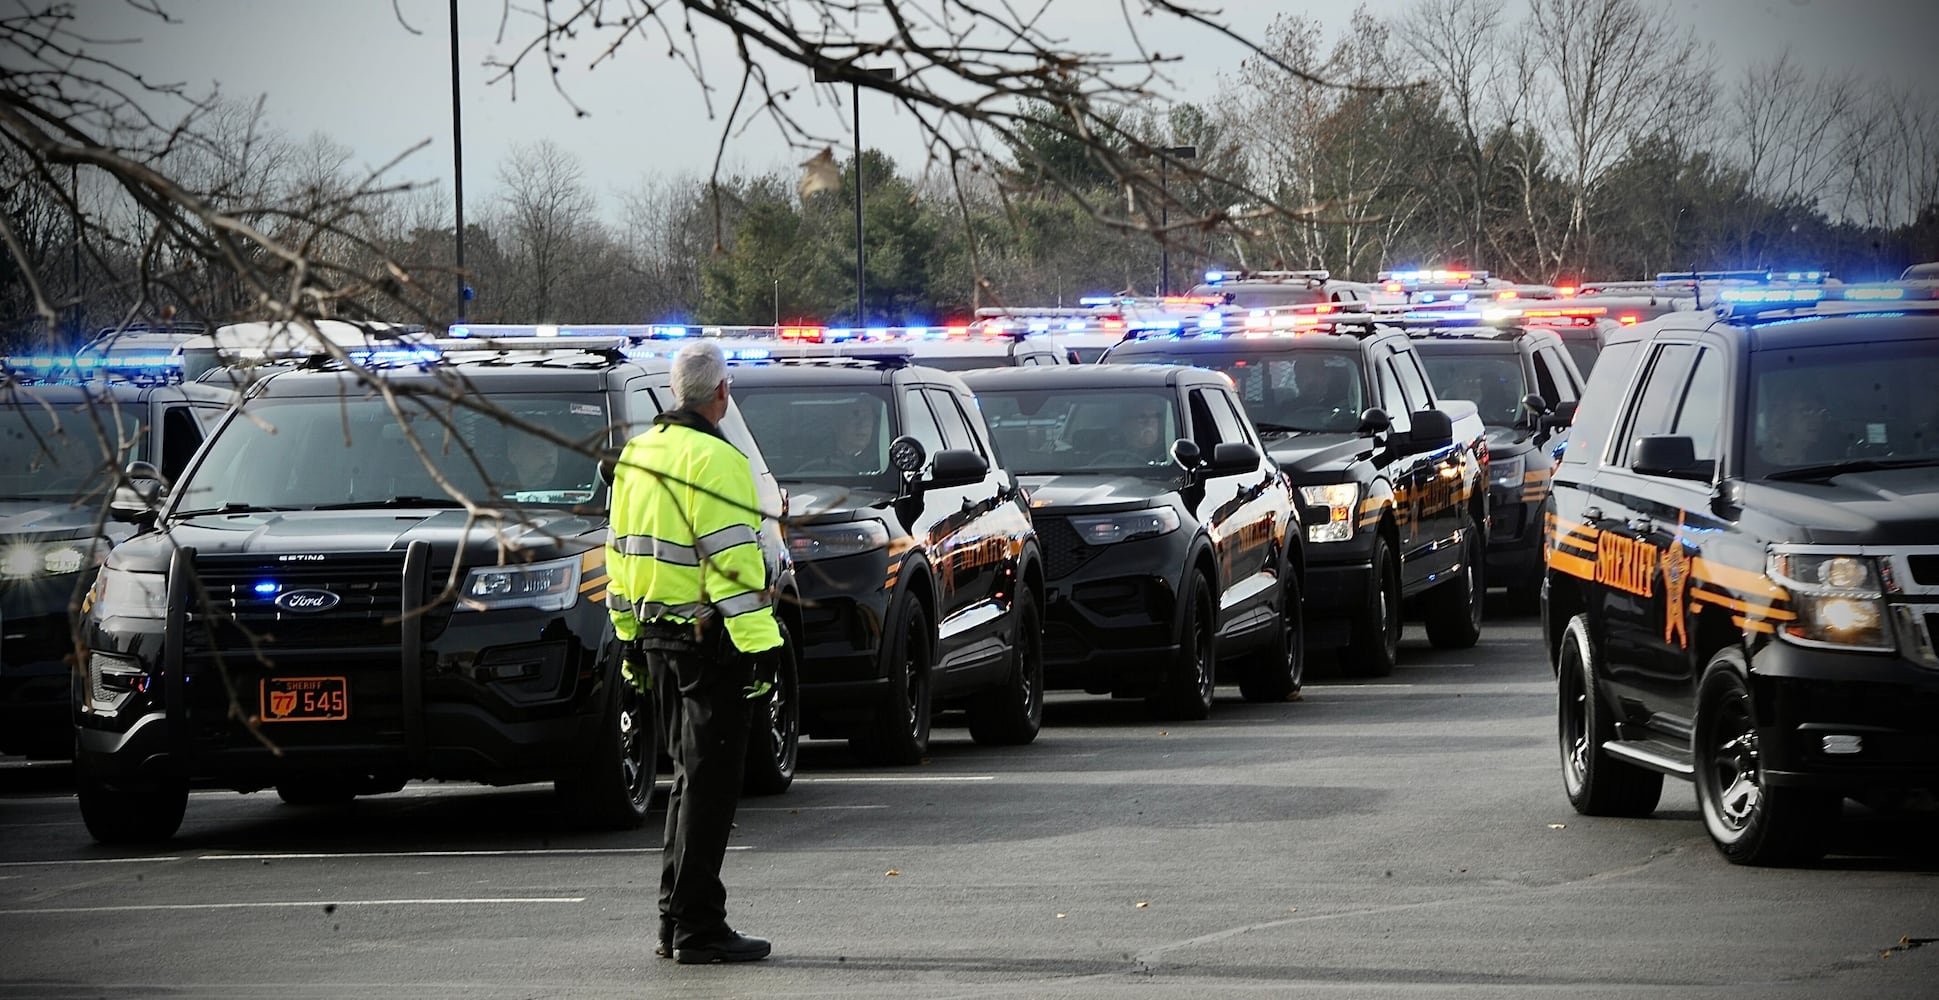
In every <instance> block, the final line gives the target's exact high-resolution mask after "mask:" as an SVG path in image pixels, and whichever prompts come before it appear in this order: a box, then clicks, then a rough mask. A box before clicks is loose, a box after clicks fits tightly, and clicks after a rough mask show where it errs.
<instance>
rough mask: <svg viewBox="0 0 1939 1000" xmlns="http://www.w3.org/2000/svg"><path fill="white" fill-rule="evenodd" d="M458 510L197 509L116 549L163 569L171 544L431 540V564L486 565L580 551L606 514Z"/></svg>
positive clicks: (327, 547)
mask: <svg viewBox="0 0 1939 1000" xmlns="http://www.w3.org/2000/svg"><path fill="white" fill-rule="evenodd" d="M466 519H467V515H466V513H465V512H464V511H462V510H412V509H408V508H405V509H397V510H388V509H387V510H350V511H345V510H318V511H281V512H276V513H262V514H201V515H197V516H194V517H187V518H182V519H180V520H175V521H170V522H168V523H167V524H165V525H164V526H163V530H160V531H150V532H147V533H145V534H142V535H138V536H136V537H135V538H132V539H129V540H128V541H127V542H126V543H124V544H122V546H121V547H120V548H117V549H116V550H115V552H114V555H113V556H111V557H110V558H109V561H110V562H111V563H113V564H114V565H115V566H116V567H118V568H121V569H131V570H140V571H150V572H162V571H164V570H166V569H167V568H168V560H169V556H170V553H171V551H172V550H173V549H174V548H175V547H176V546H192V547H194V549H195V550H196V551H197V552H198V553H203V554H221V555H243V554H261V555H302V554H328V553H333V552H401V551H403V550H404V549H405V548H406V547H408V546H409V545H410V544H411V543H412V542H416V541H424V542H429V543H430V544H431V562H432V564H433V565H446V566H448V565H450V564H451V563H452V561H453V560H454V559H456V560H457V561H458V562H459V563H460V564H462V565H468V566H489V565H497V564H499V563H500V562H501V561H503V562H531V561H535V560H541V559H547V558H552V557H555V556H564V555H570V554H575V553H579V552H584V551H586V550H587V549H590V548H592V547H594V546H595V545H602V544H604V543H605V541H606V531H605V529H606V519H605V518H604V517H603V516H589V515H585V514H576V513H573V512H571V511H567V510H526V511H521V512H519V516H518V517H517V519H515V520H507V521H502V522H494V521H486V520H483V519H479V520H477V521H474V522H473V523H472V524H471V525H470V526H469V527H467V526H466V523H465V522H466Z"/></svg>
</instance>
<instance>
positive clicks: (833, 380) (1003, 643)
mask: <svg viewBox="0 0 1939 1000" xmlns="http://www.w3.org/2000/svg"><path fill="white" fill-rule="evenodd" d="M758 350H759V348H758V347H756V348H747V347H740V348H737V349H736V351H735V354H734V356H735V358H736V362H735V365H736V367H735V369H734V395H735V397H736V398H737V399H738V400H739V403H740V407H741V412H742V414H743V415H745V417H746V419H747V423H748V426H749V427H751V428H752V429H753V433H754V436H755V437H756V438H757V439H758V440H759V441H760V444H761V449H762V451H763V452H764V453H765V454H766V455H767V458H768V461H769V462H770V463H771V465H772V468H773V469H774V474H775V476H776V477H777V479H778V480H779V481H780V483H781V484H782V486H784V487H785V488H786V489H787V490H788V494H789V499H788V510H789V513H790V516H789V518H788V520H787V524H786V527H785V532H786V536H787V542H788V547H789V550H790V552H791V553H792V555H793V557H794V560H795V563H796V565H797V567H798V575H799V579H800V586H801V594H802V598H803V602H804V604H803V607H802V609H801V620H800V627H801V632H800V633H799V634H800V635H801V643H802V645H801V666H800V670H801V695H802V709H803V726H804V727H805V729H806V731H807V732H808V733H809V734H811V735H816V736H836V737H846V738H847V739H848V740H849V743H850V745H851V746H852V747H853V748H854V749H855V751H856V752H857V753H858V754H859V755H860V756H862V757H863V758H864V759H865V760H868V761H871V762H874V763H882V764H913V763H916V762H918V761H920V760H921V759H922V757H923V755H924V754H925V753H926V752H927V750H928V747H929V735H930V726H931V721H932V719H933V717H934V714H935V712H936V711H937V709H938V708H940V707H944V706H947V705H949V704H951V703H956V704H961V705H963V706H964V707H965V708H967V709H968V712H969V727H970V735H971V736H972V737H973V738H974V739H975V740H976V741H977V742H979V743H991V744H1023V743H1029V742H1030V741H1032V740H1033V739H1035V738H1036V736H1037V730H1038V727H1039V726H1040V725H1041V724H1042V721H1043V663H1042V655H1041V643H1042V621H1043V618H1042V615H1043V595H1044V575H1043V574H1044V571H1043V565H1042V559H1041V557H1040V556H1039V554H1038V548H1037V535H1036V532H1035V530H1034V529H1033V528H1032V526H1031V523H1030V514H1029V510H1028V509H1027V507H1026V506H1025V498H1024V494H1023V491H1022V489H1021V488H1020V487H1019V485H1018V483H1017V481H1016V477H1015V476H1014V475H1012V474H1011V472H1010V471H1009V470H1007V469H1005V468H1004V467H1003V464H1002V463H1001V462H1000V461H999V460H998V456H997V453H996V450H995V449H994V448H992V447H991V444H990V435H989V430H988V428H987V427H986V426H985V425H984V422H983V417H982V414H981V412H980V411H979V410H978V408H977V404H976V399H975V397H973V396H971V395H970V392H969V390H968V388H966V387H965V386H964V385H963V382H962V381H961V380H960V379H958V378H957V377H956V376H954V375H952V374H950V373H948V372H945V371H941V370H939V369H935V368H930V367H927V366H923V365H917V364H912V363H911V361H912V360H913V359H912V357H911V353H910V350H909V348H908V347H906V346H904V345H900V344H886V345H884V344H874V345H857V344H838V345H828V346H827V347H826V348H824V349H822V350H819V351H816V350H813V349H810V348H806V347H800V348H796V349H795V350H794V351H793V352H792V354H791V356H792V357H793V358H794V359H795V360H793V361H790V362H788V363H780V362H777V361H775V360H773V359H771V358H762V357H756V356H751V355H750V351H758Z"/></svg>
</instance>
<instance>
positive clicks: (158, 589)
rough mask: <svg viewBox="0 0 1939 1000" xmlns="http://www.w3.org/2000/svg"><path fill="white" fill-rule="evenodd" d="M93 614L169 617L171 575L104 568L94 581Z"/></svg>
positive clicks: (121, 616)
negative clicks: (169, 579)
mask: <svg viewBox="0 0 1939 1000" xmlns="http://www.w3.org/2000/svg"><path fill="white" fill-rule="evenodd" d="M93 608H94V610H93V614H94V616H95V618H97V619H107V618H166V617H168V575H167V574H165V573H130V572H128V571H127V570H121V569H103V570H101V575H100V576H99V577H98V578H96V579H95V581H94V606H93Z"/></svg>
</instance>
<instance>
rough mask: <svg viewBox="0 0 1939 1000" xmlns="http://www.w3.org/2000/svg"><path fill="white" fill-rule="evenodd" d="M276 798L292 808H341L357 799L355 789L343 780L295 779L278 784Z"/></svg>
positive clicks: (321, 778) (322, 778) (327, 778)
mask: <svg viewBox="0 0 1939 1000" xmlns="http://www.w3.org/2000/svg"><path fill="white" fill-rule="evenodd" d="M276 797H277V798H279V799H282V800H283V801H284V802H286V803H288V804H290V805H293V806H341V805H347V804H349V803H350V801H351V800H352V799H355V798H356V797H357V788H356V786H355V785H352V784H351V783H350V782H349V781H348V780H346V779H343V778H332V777H309V778H295V779H292V780H289V781H284V782H279V783H278V784H277V785H276Z"/></svg>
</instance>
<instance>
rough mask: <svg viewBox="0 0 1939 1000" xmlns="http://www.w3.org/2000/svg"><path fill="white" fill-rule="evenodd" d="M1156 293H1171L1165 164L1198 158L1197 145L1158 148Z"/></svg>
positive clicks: (1169, 193)
mask: <svg viewBox="0 0 1939 1000" xmlns="http://www.w3.org/2000/svg"><path fill="white" fill-rule="evenodd" d="M1158 152H1159V154H1160V155H1159V157H1158V230H1159V232H1158V294H1159V295H1170V294H1171V232H1170V231H1169V225H1170V223H1171V191H1170V189H1169V188H1167V187H1166V186H1165V165H1166V164H1167V163H1170V162H1171V159H1172V157H1174V156H1175V157H1177V158H1179V159H1181V160H1196V159H1198V147H1197V146H1160V147H1159V148H1158Z"/></svg>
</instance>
